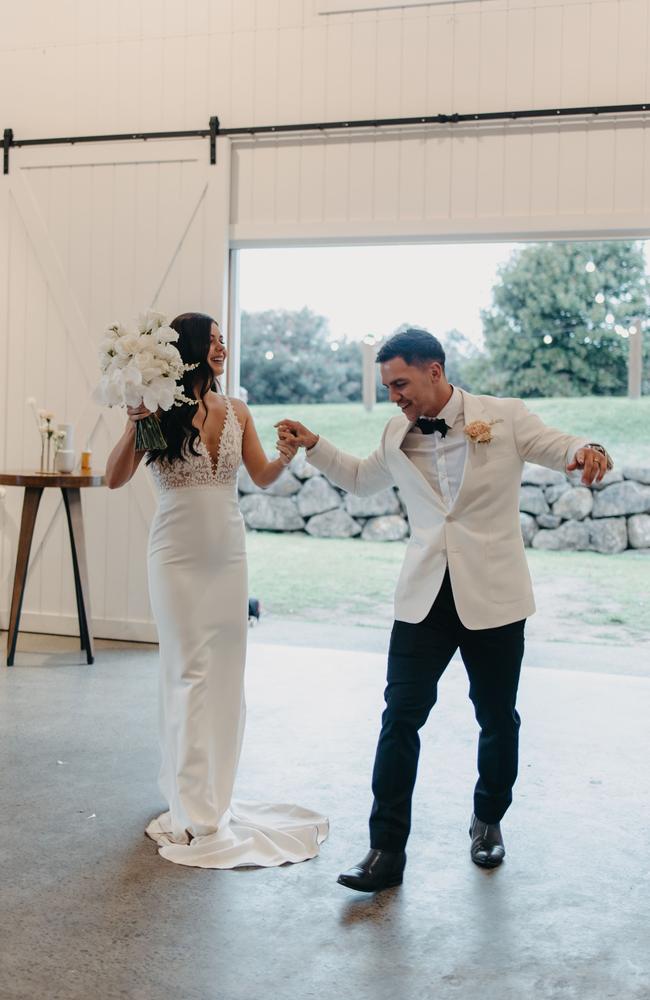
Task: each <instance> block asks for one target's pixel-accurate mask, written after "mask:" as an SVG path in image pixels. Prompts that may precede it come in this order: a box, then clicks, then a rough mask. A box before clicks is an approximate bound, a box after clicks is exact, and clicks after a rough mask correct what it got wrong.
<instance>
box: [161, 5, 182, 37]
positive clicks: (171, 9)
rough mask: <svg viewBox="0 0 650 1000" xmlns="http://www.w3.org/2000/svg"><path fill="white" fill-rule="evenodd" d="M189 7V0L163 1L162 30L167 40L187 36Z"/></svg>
mask: <svg viewBox="0 0 650 1000" xmlns="http://www.w3.org/2000/svg"><path fill="white" fill-rule="evenodd" d="M187 7H188V4H187V0H163V8H162V29H163V32H164V34H165V36H166V37H167V38H178V37H182V36H183V35H185V34H186V32H187ZM158 30H160V28H159V29H158Z"/></svg>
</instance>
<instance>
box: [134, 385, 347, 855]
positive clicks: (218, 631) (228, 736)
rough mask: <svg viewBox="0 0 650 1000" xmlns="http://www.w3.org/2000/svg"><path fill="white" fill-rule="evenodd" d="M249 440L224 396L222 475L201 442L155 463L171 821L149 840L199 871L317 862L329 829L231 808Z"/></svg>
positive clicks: (157, 591)
mask: <svg viewBox="0 0 650 1000" xmlns="http://www.w3.org/2000/svg"><path fill="white" fill-rule="evenodd" d="M241 442H242V429H241V426H240V423H239V420H238V419H237V416H236V414H235V411H234V409H233V406H232V403H231V402H230V400H229V399H228V398H227V397H226V420H225V424H224V429H223V432H222V436H221V441H220V444H219V452H218V458H217V464H216V468H215V467H214V466H213V462H212V459H211V457H210V455H209V453H208V451H207V448H206V447H205V445H204V444H203V442H201V441H200V439H199V440H197V442H196V445H195V446H196V448H197V450H198V451H199V455H198V456H195V455H193V454H192V453H191V452H189V451H188V453H187V454H188V458H187V461H176V462H172V463H161V462H153V463H152V464H151V465H150V466H149V468H150V470H151V472H152V473H153V476H154V479H155V480H156V484H157V486H158V490H159V504H158V510H157V512H156V515H155V517H154V520H153V523H152V526H151V534H150V538H149V591H150V596H151V604H152V607H153V612H154V617H155V619H156V623H157V626H158V637H159V642H160V694H159V698H160V704H159V713H160V715H159V726H160V742H161V748H162V767H161V772H160V788H161V791H162V793H163V795H164V797H165V800H166V801H167V804H168V807H169V809H168V811H167V812H165V813H163V814H162V815H161V816H158V817H157V818H156V819H154V820H152V821H151V823H150V824H149V826H148V827H147V830H146V832H147V835H148V836H149V837H151V838H152V840H154V841H156V843H157V844H158V846H159V851H160V854H161V855H162V857H164V858H166V859H167V860H168V861H173V862H175V863H176V864H181V865H192V866H195V867H199V868H236V867H239V866H242V865H261V866H265V867H267V866H272V865H282V864H284V863H285V862H287V861H292V862H297V861H305V860H307V858H313V857H314V856H315V855H316V854H318V850H319V845H320V844H321V843H322V841H323V840H324V839H325V837H326V836H327V832H328V821H327V819H326V818H325V817H324V816H320V815H317V814H316V813H314V812H311V811H310V810H308V809H303V808H301V807H300V806H296V805H270V804H261V803H254V802H244V801H237V800H233V798H232V793H233V785H234V781H235V774H236V772H237V764H238V761H239V754H240V750H241V745H242V737H243V733H244V719H245V713H246V706H245V700H244V665H245V659H246V637H247V628H248V591H247V569H246V547H245V544H246V543H245V531H244V523H243V519H242V516H241V513H240V511H239V506H238V502H237V470H238V468H239V465H240V463H241Z"/></svg>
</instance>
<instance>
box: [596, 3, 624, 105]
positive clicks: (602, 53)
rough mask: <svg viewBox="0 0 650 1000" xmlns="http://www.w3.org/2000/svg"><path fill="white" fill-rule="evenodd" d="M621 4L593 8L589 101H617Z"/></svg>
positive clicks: (606, 4)
mask: <svg viewBox="0 0 650 1000" xmlns="http://www.w3.org/2000/svg"><path fill="white" fill-rule="evenodd" d="M620 7H621V4H619V3H612V2H608V3H594V4H591V7H590V10H589V95H588V101H589V104H609V103H614V102H615V101H616V100H617V97H616V91H617V78H618V58H617V56H618V51H617V50H618V43H619V10H620ZM626 58H627V56H626Z"/></svg>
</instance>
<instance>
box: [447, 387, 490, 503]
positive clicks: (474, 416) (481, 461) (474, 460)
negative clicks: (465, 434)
mask: <svg viewBox="0 0 650 1000" xmlns="http://www.w3.org/2000/svg"><path fill="white" fill-rule="evenodd" d="M459 391H460V392H461V393H462V396H463V412H464V417H463V419H464V426H467V424H471V423H473V422H474V421H475V420H487V421H489V420H490V415H489V414H488V412H487V410H486V409H485V407H484V406H483V403H482V402H481V400H480V399H479V397H478V396H473V395H472V394H471V392H465V390H464V389H460V390H459ZM488 448H489V445H487V444H475V443H474V442H473V441H469V440H468V442H467V453H466V456H465V468H464V471H463V478H462V481H461V484H460V488H459V490H458V493H457V494H456V499H455V501H454V503H453V506H452V510H453V511H454V513H456V512H457V511H458V510H459V509H460V508H462V507H463V505H464V504H465V503H466V502H467V500H468V499H469V497H470V496H471V493H472V486H473V485H474V484H475V476H476V473H477V472H479V471H481V470H483V469H484V468H485V465H486V462H487V460H488V451H487V449H488Z"/></svg>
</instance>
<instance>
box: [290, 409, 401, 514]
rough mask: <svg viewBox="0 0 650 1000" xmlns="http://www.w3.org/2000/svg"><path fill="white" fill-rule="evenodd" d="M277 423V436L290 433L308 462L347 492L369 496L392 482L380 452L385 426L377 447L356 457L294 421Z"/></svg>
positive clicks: (382, 452)
mask: <svg viewBox="0 0 650 1000" xmlns="http://www.w3.org/2000/svg"><path fill="white" fill-rule="evenodd" d="M277 426H278V433H279V434H280V435H282V434H284V433H287V434H289V433H290V434H291V435H292V436H293V437H295V438H297V439H298V443H299V444H300V445H301V446H302V447H304V448H306V449H307V459H308V461H309V462H310V464H311V465H313V466H314V467H315V468H316V469H318V470H319V472H322V473H323V474H324V475H325V476H327V478H328V479H329V480H330V481H331V482H333V483H334V484H335V485H336V486H340V487H341V489H343V490H347V492H348V493H354V494H355V495H356V496H361V497H364V496H370V494H372V493H379V492H380V491H381V490H385V489H387V488H388V487H389V486H392V485H393V477H392V474H391V472H390V469H389V468H388V465H387V464H386V456H385V451H384V449H385V438H386V430H385V429H384V433H383V434H382V438H381V443H380V445H379V447H378V448H377V449H376V450H375V451H373V453H372V454H371V455H369V456H368V458H357V457H356V455H348V454H347V452H344V451H340V450H339V449H338V448H337V447H336V446H335V445H334V444H332V442H331V441H328V440H327V439H326V438H323V437H319V436H318V435H317V434H314V433H313V432H312V431H310V430H308V429H307V428H306V427H305V426H304V424H301V423H300V422H299V421H297V420H282V421H281V422H280V423H279V424H278V425H277Z"/></svg>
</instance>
